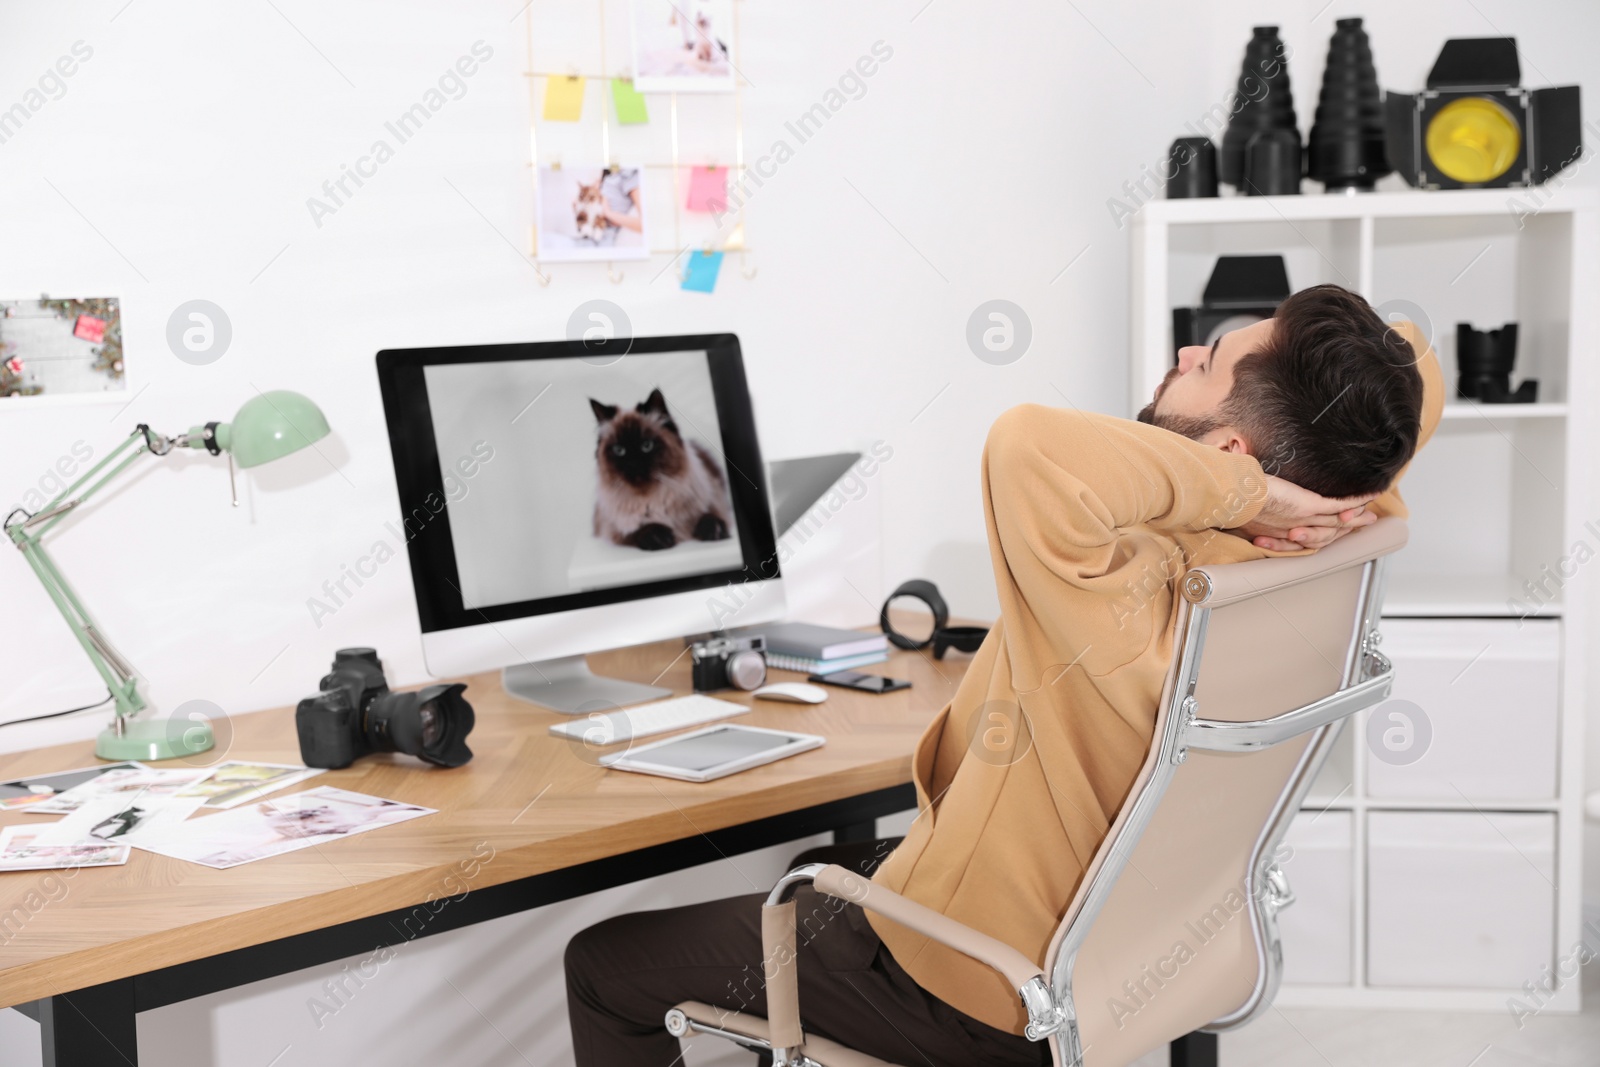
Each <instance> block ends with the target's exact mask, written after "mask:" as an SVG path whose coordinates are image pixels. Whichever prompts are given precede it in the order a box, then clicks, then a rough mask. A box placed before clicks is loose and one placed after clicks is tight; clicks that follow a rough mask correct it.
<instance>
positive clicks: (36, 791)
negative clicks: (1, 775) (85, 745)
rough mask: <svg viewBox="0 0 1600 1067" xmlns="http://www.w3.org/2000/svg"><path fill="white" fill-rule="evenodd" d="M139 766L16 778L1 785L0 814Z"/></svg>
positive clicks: (108, 766) (117, 765) (109, 766)
mask: <svg viewBox="0 0 1600 1067" xmlns="http://www.w3.org/2000/svg"><path fill="white" fill-rule="evenodd" d="M142 766H143V764H140V763H131V762H130V763H104V764H101V765H100V766H98V767H79V768H77V769H76V770H71V771H52V772H51V773H49V774H39V775H35V776H33V777H32V778H17V779H14V780H12V781H9V782H0V811H12V810H14V809H16V808H26V807H30V806H32V805H34V804H41V803H43V802H44V801H46V800H49V799H50V798H51V797H53V796H55V795H56V794H57V793H65V792H66V791H67V790H69V789H71V788H72V787H73V786H77V785H82V784H83V783H84V782H87V781H90V780H92V779H95V778H98V777H100V776H101V775H102V774H107V773H109V772H111V771H127V770H133V769H135V768H138V767H142Z"/></svg>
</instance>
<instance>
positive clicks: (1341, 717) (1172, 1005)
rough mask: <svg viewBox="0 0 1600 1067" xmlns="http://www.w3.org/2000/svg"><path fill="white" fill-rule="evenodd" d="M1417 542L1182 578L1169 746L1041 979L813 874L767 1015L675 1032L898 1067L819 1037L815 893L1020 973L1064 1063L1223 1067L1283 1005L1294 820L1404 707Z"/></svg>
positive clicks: (1017, 957) (932, 919)
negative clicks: (810, 964) (811, 943)
mask: <svg viewBox="0 0 1600 1067" xmlns="http://www.w3.org/2000/svg"><path fill="white" fill-rule="evenodd" d="M1405 541H1406V526H1405V523H1404V522H1403V521H1401V520H1400V519H1396V518H1384V519H1380V520H1378V521H1377V522H1375V523H1373V524H1372V525H1371V526H1368V527H1365V528H1364V529H1361V530H1357V531H1355V532H1354V533H1351V534H1348V535H1346V536H1345V537H1343V538H1341V539H1340V540H1338V541H1336V542H1334V543H1333V544H1332V545H1330V546H1328V547H1327V548H1324V549H1322V550H1321V551H1318V552H1316V553H1313V554H1311V555H1307V556H1283V557H1276V558H1268V559H1259V560H1251V561H1248V562H1243V563H1232V564H1219V565H1216V566H1203V567H1195V568H1194V569H1192V570H1190V571H1189V572H1188V573H1187V574H1185V575H1184V577H1183V580H1182V582H1181V583H1180V587H1179V588H1180V592H1181V594H1182V601H1181V604H1180V608H1179V617H1178V625H1177V628H1176V631H1175V636H1174V642H1173V655H1172V666H1171V668H1170V669H1169V671H1168V674H1167V679H1166V682H1165V685H1164V687H1163V690H1162V697H1161V705H1160V707H1159V708H1158V710H1157V717H1156V725H1155V738H1154V743H1153V744H1152V745H1151V747H1150V752H1149V754H1148V755H1147V756H1146V758H1145V762H1144V764H1143V766H1142V767H1141V769H1140V771H1139V775H1138V777H1137V778H1136V779H1135V781H1134V784H1133V788H1132V789H1131V790H1130V791H1129V793H1128V798H1127V800H1126V801H1125V802H1124V803H1123V806H1122V809H1121V811H1120V812H1118V814H1117V817H1116V819H1115V821H1114V822H1113V823H1112V825H1111V828H1110V830H1109V831H1108V832H1107V834H1106V838H1105V840H1104V841H1103V842H1102V843H1101V845H1100V847H1099V849H1098V850H1097V852H1096V853H1095V856H1094V858H1093V860H1092V861H1091V862H1090V864H1089V867H1088V869H1087V870H1086V871H1085V872H1084V875H1083V878H1082V880H1081V882H1080V883H1079V886H1078V889H1077V892H1076V894H1075V895H1074V897H1073V899H1072V901H1071V903H1070V904H1069V905H1068V907H1067V911H1066V914H1065V915H1064V916H1063V918H1062V921H1061V925H1060V927H1059V928H1058V930H1057V932H1056V934H1055V937H1054V938H1053V939H1052V941H1051V943H1050V946H1049V948H1048V950H1047V953H1046V956H1045V960H1044V966H1043V967H1042V968H1041V967H1040V966H1039V965H1038V964H1037V963H1036V962H1035V961H1034V960H1031V959H1029V958H1028V957H1026V956H1024V955H1023V954H1022V953H1021V952H1019V951H1017V950H1016V949H1014V948H1012V947H1011V946H1009V945H1006V944H1003V943H1001V942H1000V941H997V940H996V939H994V938H992V937H989V936H987V935H985V934H982V933H979V932H978V931H976V930H973V929H971V928H969V927H966V926H963V925H961V924H959V923H957V922H955V921H954V920H952V919H948V918H946V917H945V916H943V915H941V914H939V913H937V912H935V911H932V910H931V909H928V908H925V907H923V906H922V905H920V904H917V903H915V902H913V901H911V900H908V899H906V898H905V897H902V896H900V895H898V894H896V893H894V892H892V891H890V890H887V889H885V888H883V887H882V886H878V885H874V884H873V883H872V882H871V881H869V880H868V879H866V878H863V877H862V876H861V875H859V874H857V873H855V872H852V871H849V870H847V869H845V868H843V867H839V866H835V865H822V864H810V865H807V866H803V867H799V868H796V869H795V870H792V871H790V872H789V873H788V874H786V875H784V876H783V878H782V879H781V880H779V882H778V884H777V885H776V887H774V888H773V890H772V893H771V895H770V896H769V897H768V898H767V903H766V906H765V907H764V908H763V910H762V917H761V928H762V937H763V941H764V951H765V961H764V967H765V970H766V971H767V1000H768V1012H769V1013H770V1015H769V1018H767V1019H761V1018H757V1017H754V1016H750V1015H747V1014H735V1013H729V1012H727V1011H724V1010H722V1009H718V1008H715V1007H712V1006H710V1005H707V1004H702V1003H699V1002H695V1001H688V1002H685V1003H682V1004H679V1005H677V1006H676V1007H674V1008H672V1009H671V1010H670V1011H669V1012H668V1013H667V1016H666V1025H667V1029H668V1030H669V1031H670V1032H671V1033H672V1034H674V1035H676V1036H678V1037H680V1038H682V1037H685V1036H688V1035H692V1034H709V1035H715V1036H717V1037H721V1038H726V1039H728V1040H731V1041H734V1042H736V1043H737V1044H739V1045H742V1046H744V1047H745V1048H748V1049H751V1050H753V1051H757V1052H759V1053H762V1054H765V1055H770V1056H771V1058H772V1062H773V1063H774V1064H775V1065H776V1067H896V1065H892V1064H887V1063H886V1062H885V1061H883V1060H880V1059H876V1058H874V1057H871V1056H867V1055H864V1054H862V1053H860V1052H856V1051H854V1050H852V1049H848V1048H845V1047H843V1046H842V1045H839V1044H838V1043H836V1042H833V1041H829V1040H827V1039H825V1038H823V1037H821V1036H818V1035H815V1034H808V1033H806V1032H805V1030H804V1028H803V1027H802V1025H801V1008H802V1005H800V1003H799V996H798V985H797V978H796V971H795V968H796V959H795V951H794V950H795V915H794V910H795V908H794V901H793V900H792V899H791V898H792V896H793V893H794V891H795V889H796V887H798V886H801V885H804V884H805V883H807V882H811V883H814V885H815V887H816V889H817V890H818V891H819V892H822V893H826V894H828V895H830V896H835V897H840V898H843V899H846V900H850V901H853V902H854V903H856V904H858V905H860V906H861V907H863V908H865V909H867V910H868V911H872V912H876V913H877V914H879V915H882V916H884V917H886V918H888V919H890V920H892V921H894V922H897V923H900V924H902V925H904V926H907V927H910V928H911V929H913V930H916V931H917V932H918V933H921V934H923V935H925V936H927V937H930V938H933V939H934V940H936V941H939V942H941V943H943V944H945V945H948V946H950V947H951V948H953V949H955V950H957V951H959V952H961V953H963V954H965V955H967V956H970V957H971V958H973V959H975V960H978V961H980V962H982V963H985V964H987V965H988V966H990V967H992V968H993V969H994V970H996V971H998V972H999V973H1000V974H1002V975H1004V976H1005V978H1006V979H1007V981H1008V982H1009V984H1010V985H1011V987H1012V988H1013V989H1015V990H1016V992H1017V996H1018V997H1019V998H1020V999H1021V1003H1022V1005H1023V1007H1024V1008H1025V1009H1026V1011H1027V1016H1028V1024H1027V1036H1028V1037H1029V1038H1031V1039H1033V1040H1035V1041H1048V1042H1049V1043H1050V1049H1051V1053H1052V1055H1053V1057H1054V1061H1055V1064H1056V1065H1057V1067H1122V1065H1124V1064H1127V1063H1130V1062H1132V1061H1133V1060H1136V1059H1138V1058H1139V1057H1140V1056H1142V1055H1144V1054H1145V1053H1146V1052H1149V1051H1151V1050H1152V1049H1155V1048H1159V1047H1160V1046H1161V1045H1163V1044H1167V1043H1168V1042H1171V1043H1172V1048H1173V1055H1172V1063H1173V1064H1174V1067H1209V1065H1214V1064H1215V1063H1216V1038H1215V1037H1214V1036H1213V1035H1214V1034H1215V1033H1216V1032H1218V1031H1223V1030H1229V1029H1233V1028H1235V1027H1239V1026H1242V1025H1244V1024H1245V1023H1247V1022H1249V1021H1250V1020H1251V1019H1253V1018H1254V1017H1255V1016H1257V1015H1259V1014H1260V1013H1262V1012H1263V1011H1265V1010H1266V1008H1267V1007H1268V1006H1269V1005H1270V1004H1271V1002H1272V999H1273V997H1274V995H1275V994H1276V993H1277V988H1278V982H1279V980H1280V978H1281V975H1282V965H1283V955H1282V950H1281V948H1280V946H1279V942H1278V932H1277V920H1276V916H1277V913H1278V911H1279V910H1280V909H1281V908H1283V907H1285V906H1287V905H1288V904H1290V903H1292V902H1293V900H1294V897H1293V894H1292V893H1291V892H1290V891H1289V886H1288V882H1287V880H1286V878H1285V877H1284V874H1283V871H1282V869H1281V868H1280V867H1279V865H1278V860H1279V859H1280V846H1281V845H1282V841H1283V836H1284V834H1285V832H1286V831H1287V829H1288V825H1289V822H1290V820H1291V819H1292V818H1293V817H1294V815H1295V813H1296V812H1297V811H1299V809H1300V805H1301V803H1302V801H1303V800H1304V798H1305V796H1306V793H1307V791H1308V790H1309V789H1310V787H1311V783H1312V780H1313V779H1314V778H1315V777H1316V775H1317V772H1318V770H1319V769H1320V768H1321V767H1322V765H1323V763H1324V762H1325V760H1326V759H1327V757H1328V754H1329V751H1330V750H1331V748H1332V746H1333V744H1334V743H1335V741H1336V740H1337V738H1338V736H1339V734H1340V731H1341V730H1342V729H1343V728H1344V726H1345V723H1346V721H1347V720H1348V719H1349V718H1350V716H1351V715H1353V714H1354V713H1356V712H1357V711H1360V710H1362V709H1363V708H1368V707H1371V706H1373V705H1374V704H1377V703H1378V702H1379V701H1381V700H1383V699H1384V698H1385V697H1387V696H1388V694H1389V690H1390V686H1391V684H1392V680H1393V671H1392V668H1391V667H1390V665H1389V663H1388V661H1387V660H1386V659H1385V658H1384V657H1383V656H1382V655H1381V654H1380V653H1379V652H1378V650H1377V645H1378V641H1379V634H1378V630H1377V627H1378V620H1379V615H1380V612H1381V609H1382V605H1383V567H1384V562H1385V559H1384V557H1386V556H1387V555H1389V554H1390V553H1392V552H1394V551H1395V550H1397V549H1399V548H1400V547H1401V546H1402V545H1404V544H1405ZM1180 946H1183V947H1182V948H1180ZM818 1022H819V1024H821V1025H822V1026H823V1028H824V1029H826V1025H825V1023H822V1021H821V1020H818ZM1197 1031H1204V1032H1197Z"/></svg>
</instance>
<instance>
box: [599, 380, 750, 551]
mask: <svg viewBox="0 0 1600 1067" xmlns="http://www.w3.org/2000/svg"><path fill="white" fill-rule="evenodd" d="M589 406H590V408H592V409H593V410H594V416H595V419H596V420H597V422H598V426H597V441H596V445H595V461H596V464H597V466H598V470H597V477H598V485H597V488H596V492H595V505H594V535H595V536H596V537H598V538H602V539H604V540H607V541H610V542H611V543H612V544H617V545H628V546H631V547H633V548H638V549H642V550H643V551H646V552H658V551H661V550H662V549H668V548H671V547H673V546H674V545H676V544H678V543H679V542H682V541H726V540H727V539H728V538H729V536H730V533H729V528H730V525H731V523H732V514H731V511H730V509H729V503H728V482H727V477H726V475H724V474H723V471H722V467H721V466H720V465H719V464H718V463H717V460H716V457H715V456H713V455H712V453H711V450H710V449H708V448H707V447H706V446H705V445H703V444H701V443H700V442H699V441H695V440H686V439H685V438H684V436H683V434H682V432H681V431H679V429H678V424H677V423H676V422H674V421H673V419H672V415H671V414H670V413H669V412H668V411H667V401H666V398H665V397H663V396H662V395H661V390H660V389H659V388H657V389H652V390H651V391H650V395H649V396H648V397H646V398H645V399H644V401H643V402H642V403H639V404H636V405H635V406H634V407H633V409H632V410H628V409H626V408H623V407H621V406H618V405H613V404H604V403H601V402H600V401H598V400H595V399H594V398H593V397H591V398H590V399H589Z"/></svg>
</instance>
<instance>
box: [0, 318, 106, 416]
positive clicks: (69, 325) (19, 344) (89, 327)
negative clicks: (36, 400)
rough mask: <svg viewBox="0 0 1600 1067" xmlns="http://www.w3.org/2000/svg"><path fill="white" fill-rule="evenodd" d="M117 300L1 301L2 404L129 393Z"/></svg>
mask: <svg viewBox="0 0 1600 1067" xmlns="http://www.w3.org/2000/svg"><path fill="white" fill-rule="evenodd" d="M127 388H128V383H127V376H126V374H125V373H124V368H123V364H122V311H121V305H120V303H119V302H118V301H117V299H116V298H115V297H102V296H94V297H82V298H67V299H57V298H53V297H49V296H39V297H32V298H28V299H24V300H0V402H3V401H5V400H11V399H13V398H17V397H38V396H47V397H70V396H79V397H84V396H105V395H106V394H111V395H112V396H116V395H119V394H121V393H124V392H126V391H127Z"/></svg>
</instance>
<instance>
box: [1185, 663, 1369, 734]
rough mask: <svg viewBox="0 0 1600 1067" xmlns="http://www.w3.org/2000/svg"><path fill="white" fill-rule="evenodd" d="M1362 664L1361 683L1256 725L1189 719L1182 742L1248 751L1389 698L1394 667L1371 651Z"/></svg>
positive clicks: (1335, 720) (1263, 720)
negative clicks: (1364, 671) (1363, 674)
mask: <svg viewBox="0 0 1600 1067" xmlns="http://www.w3.org/2000/svg"><path fill="white" fill-rule="evenodd" d="M1363 662H1364V664H1365V670H1366V673H1367V677H1366V678H1364V679H1363V680H1361V681H1359V682H1357V683H1356V684H1354V685H1351V686H1347V687H1346V688H1344V689H1341V690H1339V691H1338V692H1337V693H1330V694H1329V695H1327V696H1325V697H1323V698H1322V699H1321V700H1314V701H1312V702H1311V703H1310V704H1303V705H1301V706H1300V707H1298V708H1294V709H1292V710H1290V711H1286V712H1284V713H1283V714H1281V715H1274V716H1273V717H1272V718H1270V719H1261V720H1260V721H1257V722H1228V721H1226V720H1221V719H1199V718H1196V719H1191V720H1190V721H1189V723H1188V724H1187V725H1186V726H1185V727H1184V735H1183V743H1184V745H1186V746H1187V747H1189V748H1200V749H1207V750H1209V751H1212V752H1251V751H1254V750H1255V749H1258V748H1268V747H1270V746H1272V745H1276V744H1279V743H1281V742H1284V741H1287V740H1289V738H1291V737H1298V736H1300V735H1301V734H1303V733H1305V732H1306V731H1308V730H1315V729H1316V728H1317V727H1319V726H1326V725H1327V724H1328V723H1330V722H1337V721H1338V720H1339V719H1342V718H1344V717H1345V716H1347V715H1354V714H1355V713H1356V712H1358V711H1362V710H1364V709H1366V708H1370V707H1372V706H1373V705H1374V704H1378V703H1380V702H1382V701H1383V700H1384V699H1386V698H1387V697H1388V696H1389V691H1390V689H1391V688H1393V686H1394V666H1393V665H1392V664H1391V663H1390V662H1389V661H1388V659H1386V658H1385V657H1384V656H1383V655H1381V654H1380V653H1378V652H1376V651H1374V650H1368V651H1367V653H1366V654H1365V656H1364V658H1363Z"/></svg>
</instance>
